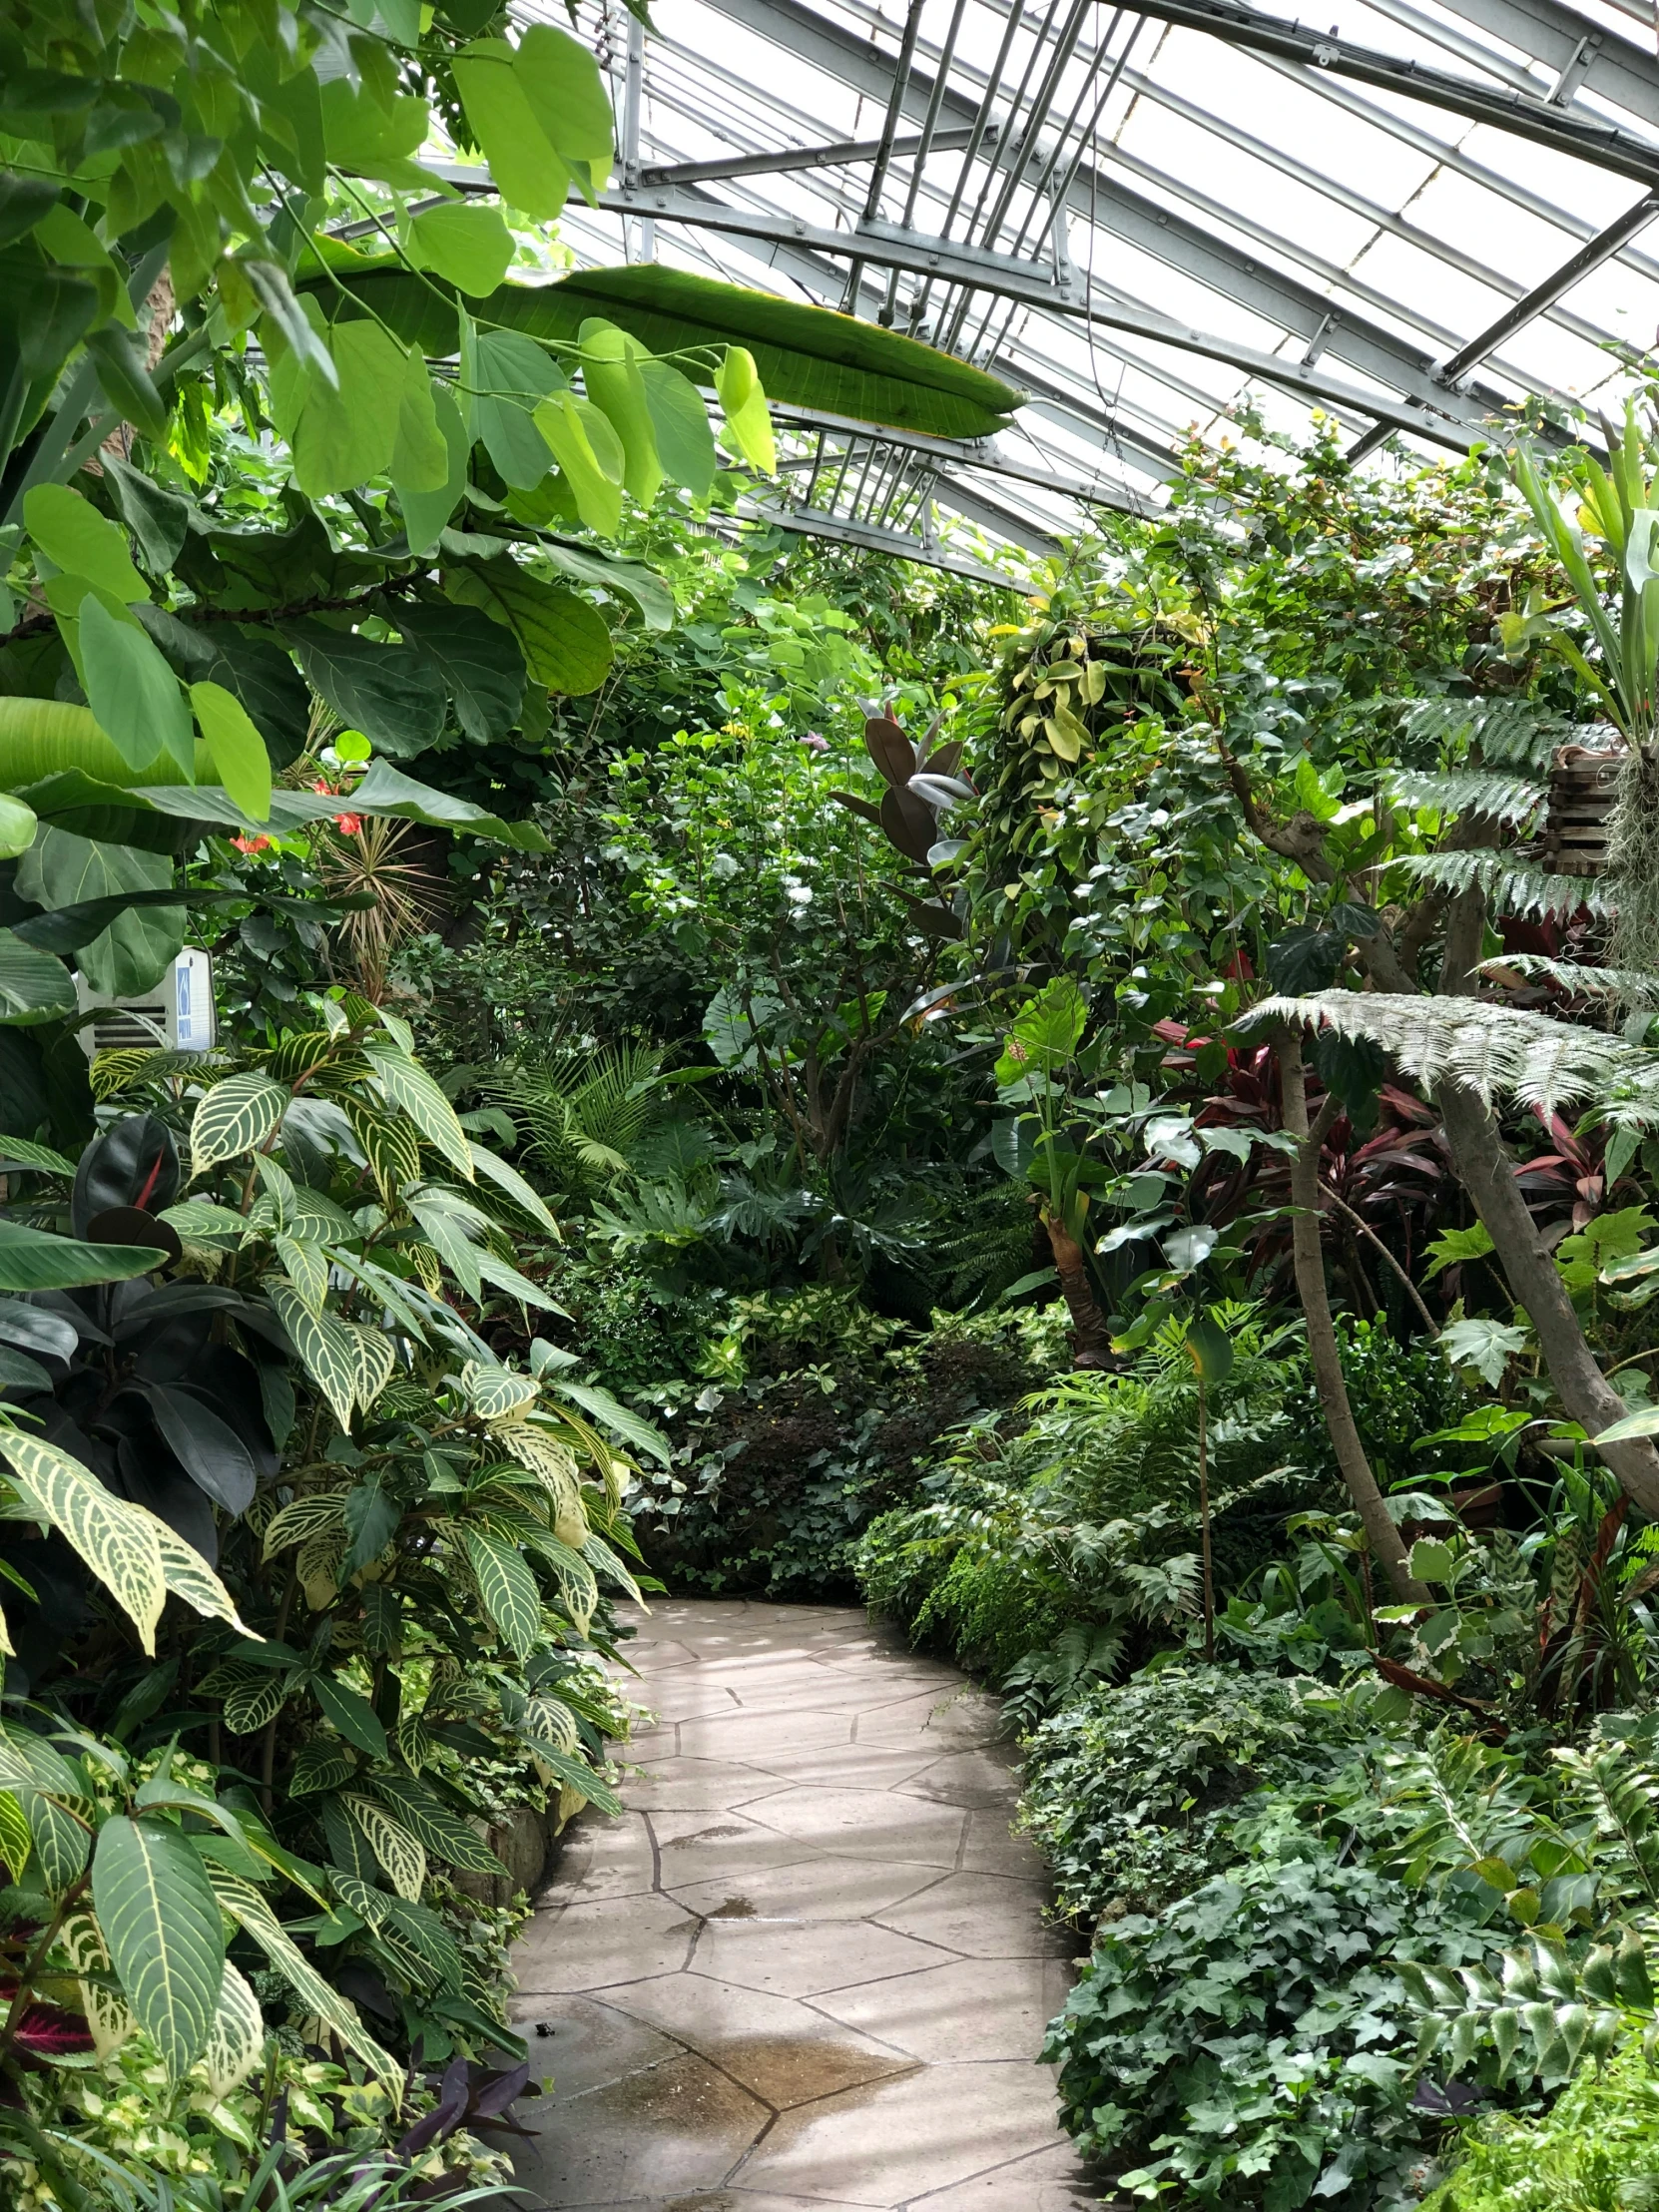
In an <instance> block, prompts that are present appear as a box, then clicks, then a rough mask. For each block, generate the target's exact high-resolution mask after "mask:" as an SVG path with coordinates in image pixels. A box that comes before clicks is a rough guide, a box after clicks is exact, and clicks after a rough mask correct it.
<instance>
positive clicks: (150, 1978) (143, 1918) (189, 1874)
mask: <svg viewBox="0 0 1659 2212" xmlns="http://www.w3.org/2000/svg"><path fill="white" fill-rule="evenodd" d="M92 1902H93V1906H94V1908H95V1910H96V1912H97V1914H98V1925H99V1927H100V1928H101V1929H102V1930H103V1932H104V1940H105V1942H106V1943H107V1944H108V1945H109V1951H110V1957H111V1959H112V1961H113V1962H114V1965H115V1970H116V1974H117V1976H118V1977H119V1979H120V1982H121V1986H122V1989H123V1991H124V1993H125V1995H126V1998H127V2002H128V2003H129V2004H130V2005H131V2006H132V2008H133V2011H134V2012H135V2013H136V2014H137V2016H138V2021H139V2025H140V2026H141V2027H142V2028H143V2029H144V2031H145V2033H146V2034H147V2035H148V2036H149V2038H150V2040H151V2041H152V2042H153V2043H154V2044H155V2046H156V2050H157V2054H158V2055H159V2056H160V2058H161V2060H162V2063H163V2064H164V2065H165V2066H166V2067H167V2070H168V2073H169V2075H170V2077H171V2078H172V2079H173V2080H175V2081H177V2080H179V2079H180V2078H181V2077H182V2076H183V2075H184V2074H186V2073H188V2072H189V2071H190V2069H191V2067H192V2066H193V2065H195V2063H196V2061H197V2059H198V2058H200V2057H201V2055H202V2052H203V2050H204V2049H205V2048H206V2047H207V2041H208V2035H209V2031H210V2030H211V2028H212V2026H213V2022H214V2016H215V2013H216V2011H217V2009H218V2005H219V1991H220V1984H221V1982H222V1979H223V1976H224V1968H225V1944H224V1939H223V1936H222V1935H221V1929H220V1918H219V1903H218V1900H217V1899H216V1898H215V1896H214V1892H213V1888H212V1886H211V1884H210V1883H209V1880H208V1874H207V1870H206V1868H205V1867H204V1866H203V1864H202V1861H201V1859H200V1858H199V1857H198V1856H197V1853H196V1852H195V1850H194V1849H193V1848H192V1845H191V1843H190V1840H189V1838H188V1837H187V1836H186V1835H185V1833H184V1831H183V1830H182V1829H179V1828H175V1827H174V1825H173V1823H172V1822H171V1821H135V1820H132V1819H130V1818H129V1817H128V1816H127V1815H126V1814H125V1813H118V1814H117V1815H116V1816H115V1817H114V1819H113V1820H109V1821H106V1822H105V1824H104V1826H103V1827H102V1828H101V1829H100V1830H99V1833H98V1851H97V1855H96V1857H95V1858H94V1860H93V1864H92Z"/></svg>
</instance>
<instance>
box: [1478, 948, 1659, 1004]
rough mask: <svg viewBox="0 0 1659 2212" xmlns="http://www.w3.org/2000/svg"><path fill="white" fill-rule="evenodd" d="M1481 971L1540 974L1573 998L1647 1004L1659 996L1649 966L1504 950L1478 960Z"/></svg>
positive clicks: (1657, 983) (1658, 986)
mask: <svg viewBox="0 0 1659 2212" xmlns="http://www.w3.org/2000/svg"><path fill="white" fill-rule="evenodd" d="M1480 966H1481V969H1482V971H1483V972H1491V973H1495V972H1497V971H1498V970H1500V969H1506V970H1508V971H1509V972H1510V973H1511V974H1515V975H1542V976H1546V977H1547V978H1548V979H1549V981H1550V982H1552V983H1558V984H1559V985H1560V986H1561V988H1562V989H1563V990H1564V991H1571V992H1572V994H1573V996H1574V997H1575V998H1607V999H1612V1000H1614V1001H1615V1002H1616V1003H1617V1004H1619V1005H1622V1006H1646V1005H1652V1004H1653V1003H1654V1001H1655V1000H1659V973H1656V972H1654V971H1653V970H1651V969H1648V968H1627V967H1580V966H1579V965H1578V963H1577V962H1576V961H1574V960H1552V959H1550V958H1548V957H1547V955H1546V954H1544V953H1542V952H1503V953H1499V954H1497V955H1495V956H1494V957H1493V958H1492V959H1490V960H1482V961H1481V963H1480Z"/></svg>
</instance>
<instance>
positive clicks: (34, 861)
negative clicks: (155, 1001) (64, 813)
mask: <svg viewBox="0 0 1659 2212" xmlns="http://www.w3.org/2000/svg"><path fill="white" fill-rule="evenodd" d="M169 681H171V679H169ZM175 688H177V687H175ZM172 881H173V863H172V861H171V860H169V859H167V858H165V857H164V856H163V855H162V854H160V853H157V852H143V851H140V850H138V849H137V848H136V847H134V846H132V845H124V844H113V843H105V842H103V841H102V840H101V839H99V838H97V837H80V836H76V835H75V834H74V833H73V832H72V831H71V830H60V829H57V828H55V827H51V826H48V827H47V828H46V829H44V830H42V831H41V832H40V835H39V837H38V838H37V839H36V841H35V843H34V845H33V847H32V848H31V849H30V850H29V851H28V852H26V853H25V854H24V855H23V858H22V859H21V860H20V861H19V862H18V866H17V890H18V895H19V896H20V897H22V898H27V899H31V900H32V901H33V902H34V903H35V904H36V905H37V906H46V907H51V908H57V907H59V906H77V905H80V904H82V903H83V902H84V901H85V900H87V899H93V898H113V897H115V896H116V895H117V894H118V893H119V892H121V891H151V890H166V889H168V888H169V887H170V886H171V884H172ZM184 941H185V909H184V907H183V906H182V905H181V906H136V907H133V908H131V909H130V910H129V911H128V912H126V913H125V914H123V915H122V916H121V918H120V919H119V920H117V921H113V922H111V924H110V926H109V927H108V928H107V929H106V930H105V931H104V932H103V934H102V935H101V936H98V937H95V938H94V939H93V941H92V942H91V943H90V944H89V945H86V946H84V947H83V948H82V951H81V954H80V959H79V965H80V969H81V972H82V974H83V975H85V977H86V978H87V981H88V982H89V983H91V985H92V986H93V988H94V989H95V990H99V991H105V992H107V993H108V994H109V995H110V996H111V997H112V998H125V997H128V996H129V995H131V994H133V993H135V992H138V991H147V990H149V989H151V988H152V987H153V986H154V985H155V984H156V983H157V982H159V981H160V980H161V977H162V976H163V975H164V974H165V973H166V971H167V967H168V963H169V962H170V961H172V960H173V959H175V958H176V957H177V956H178V952H179V948H180V946H181V945H182V944H183V943H184Z"/></svg>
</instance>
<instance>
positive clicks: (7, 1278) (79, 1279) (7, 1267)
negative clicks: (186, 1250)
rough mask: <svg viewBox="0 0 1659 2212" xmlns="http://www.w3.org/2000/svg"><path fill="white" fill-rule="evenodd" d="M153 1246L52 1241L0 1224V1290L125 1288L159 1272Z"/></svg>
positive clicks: (159, 1257) (46, 1234)
mask: <svg viewBox="0 0 1659 2212" xmlns="http://www.w3.org/2000/svg"><path fill="white" fill-rule="evenodd" d="M166 1258H167V1254H166V1253H165V1252H164V1251H162V1250H161V1249H160V1247H159V1246H156V1245H113V1244H88V1243H83V1242H82V1241H81V1239H79V1238H78V1237H54V1236H53V1235H52V1234H51V1232H50V1231H49V1230H45V1229H30V1228H29V1227H27V1225H26V1224H24V1223H23V1222H19V1221H0V1291H13V1292H15V1291H75V1290H82V1289H84V1288H85V1287H86V1286H87V1285H88V1284H91V1283H125V1282H127V1281H128V1280H129V1278H130V1277H132V1276H135V1275H148V1274H149V1273H150V1271H151V1269H152V1268H159V1267H160V1266H161V1265H162V1263H163V1262H164V1261H165V1260H166Z"/></svg>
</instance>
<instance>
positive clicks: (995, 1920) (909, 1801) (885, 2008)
mask: <svg viewBox="0 0 1659 2212" xmlns="http://www.w3.org/2000/svg"><path fill="white" fill-rule="evenodd" d="M640 1631H641V1632H640V1638H639V1641H638V1643H637V1644H635V1645H633V1646H631V1647H630V1648H631V1655H632V1656H633V1658H634V1660H635V1663H636V1664H637V1665H638V1667H639V1668H640V1671H641V1673H642V1675H643V1676H644V1683H643V1686H638V1687H637V1688H636V1692H635V1694H636V1695H637V1696H638V1697H639V1698H640V1699H641V1701H642V1702H643V1703H646V1704H649V1705H650V1706H651V1707H652V1708H653V1709H654V1711H655V1712H656V1714H657V1716H658V1722H659V1725H658V1726H657V1727H656V1728H655V1729H653V1730H652V1731H651V1732H650V1733H648V1734H646V1735H644V1736H642V1737H638V1738H636V1739H635V1744H634V1749H633V1756H634V1758H635V1759H636V1760H638V1761H639V1762H640V1763H641V1765H642V1767H643V1772H642V1773H641V1774H640V1775H639V1776H638V1778H637V1779H635V1780H633V1781H632V1782H630V1784H629V1785H628V1787H627V1788H626V1789H625V1791H624V1793H623V1794H624V1797H625V1799H626V1801H627V1807H628V1810H627V1812H626V1813H625V1815H624V1816H623V1818H622V1819H621V1820H620V1821H614V1822H607V1821H604V1820H600V1819H597V1818H595V1817H593V1816H592V1815H587V1816H584V1818H583V1820H582V1821H581V1822H580V1823H579V1824H578V1827H577V1831H576V1833H575V1836H574V1838H573V1840H572V1842H571V1844H570V1846H569V1847H568V1849H567V1850H566V1853H565V1855H564V1858H563V1860H562V1862H561V1864H560V1867H559V1870H558V1877H557V1880H556V1881H555V1883H554V1885H553V1886H552V1888H550V1889H549V1890H548V1891H547V1893H546V1894H545V1896H544V1897H543V1898H542V1900H541V1901H540V1904H539V1907H538V1910H537V1913H536V1916H535V1919H534V1921H533V1922H532V1923H531V1925H530V1927H529V1929H528V1930H527V1931H526V1933H525V1936H524V1937H523V1940H522V1941H521V1943H520V1945H519V1949H518V1952H517V1956H516V1961H515V1962H516V1965H517V1969H518V1978H519V1994H518V1997H517V1998H516V1999H515V2001H514V2004H513V2008H512V2010H513V2018H514V2020H515V2022H516V2024H517V2025H518V2027H519V2029H520V2032H521V2033H523V2034H525V2035H527V2036H528V2037H529V2040H530V2050H531V2055H532V2058H533V2059H534V2060H535V2061H536V2062H537V2063H538V2064H540V2063H543V2062H545V2064H546V2066H547V2068H548V2070H549V2071H550V2073H551V2074H552V2076H553V2094H552V2095H551V2096H549V2097H547V2098H545V2099H542V2100H540V2101H539V2102H538V2103H536V2104H533V2105H528V2106H526V2105H522V2104H521V2105H520V2106H519V2107H517V2109H518V2111H519V2112H520V2113H522V2114H524V2115H525V2116H526V2118H527V2121H528V2124H529V2125H531V2126H533V2127H536V2128H539V2129H540V2130H541V2133H540V2135H539V2137H538V2139H537V2141H536V2143H535V2144H534V2145H533V2146H532V2145H523V2146H520V2151H519V2158H518V2171H519V2175H520V2178H521V2180H522V2181H523V2182H524V2183H525V2184H526V2185H527V2186H528V2187H529V2188H530V2189H532V2190H533V2191H534V2192H535V2195H536V2197H537V2198H538V2200H539V2201H540V2202H542V2203H545V2204H547V2205H550V2206H557V2207H560V2208H561V2212H562V2208H564V2207H576V2206H581V2207H584V2208H588V2207H591V2208H596V2212H597V2208H600V2207H603V2208H604V2212H852V2208H857V2212H867V2208H871V2207H874V2208H878V2212H899V2208H902V2212H1074V2208H1080V2207H1084V2206H1089V2205H1097V2204H1098V2202H1099V2195H1098V2191H1091V2190H1090V2188H1089V2186H1088V2184H1087V2182H1086V2181H1085V2180H1084V2179H1083V2177H1082V2175H1081V2172H1080V2170H1079V2169H1078V2166H1077V2164H1076V2161H1075V2159H1074V2158H1073V2156H1072V2154H1071V2151H1070V2149H1069V2146H1068V2145H1067V2144H1066V2141H1065V2139H1064V2137H1063V2136H1062V2135H1061V2134H1060V2132H1059V2130H1058V2128H1057V2127H1056V2125H1055V2120H1054V2104H1053V2093H1052V2085H1051V2081H1050V2078H1049V2075H1048V2073H1047V2072H1046V2071H1045V2070H1044V2069H1042V2068H1041V2067H1039V2066H1037V2065H1035V2064H1034V2063H1033V2058H1034V2056H1035V2053H1036V2051H1037V2049H1038V2046H1039V2044H1040V2041H1041V2037H1042V2030H1043V2024H1044V2022H1045V2021H1046V2020H1047V2019H1048V2018H1049V2017H1050V2015H1051V2014H1053V2013H1054V2012H1056V2011H1058V2010H1059V2008H1060V2005H1061V2003H1062V2002H1063V2001H1064V1997H1065V1990H1066V1981H1067V1966H1066V1952H1067V1950H1068V1949H1069V1948H1070V1947H1071V1946H1070V1945H1069V1943H1068V1942H1067V1941H1066V1940H1065V1939H1064V1938H1061V1937H1058V1936H1056V1935H1055V1934H1054V1932H1052V1931H1050V1930H1048V1929H1046V1928H1045V1927H1044V1926H1043V1924H1042V1921H1041V1919H1040V1917H1039V1916H1040V1911H1041V1906H1042V1897H1043V1889H1042V1877H1041V1871H1040V1868H1039V1866H1038V1863H1037V1861H1036V1858H1035V1856H1034V1854H1032V1853H1031V1851H1030V1850H1029V1848H1028V1847H1027V1846H1026V1845H1025V1844H1023V1843H1022V1842H1019V1841H1017V1840H1016V1839H1015V1838H1013V1837H1011V1836H1010V1835H1009V1833H1008V1815H1009V1810H1010V1806H1011V1802H1012V1798H1013V1786H1012V1783H1011V1780H1010V1776H1009V1771H1008V1753H1007V1750H1006V1747H1005V1746H1003V1745H1002V1744H1000V1743H999V1742H998V1741H997V1739H996V1709H995V1706H994V1704H993V1703H992V1701H991V1700H990V1699H988V1698H985V1697H982V1696H980V1695H979V1694H978V1693H976V1692H974V1691H972V1690H971V1689H968V1688H967V1687H966V1686H965V1685H964V1684H963V1682H962V1680H961V1677H960V1676H959V1675H957V1674H955V1673H954V1672H953V1671H952V1670H951V1669H950V1668H948V1667H945V1666H942V1665H939V1664H938V1663H936V1662H934V1661H931V1660H928V1659H924V1658H918V1657H917V1656H916V1655H915V1654H914V1653H913V1652H910V1651H908V1650H906V1649H905V1648H904V1646H903V1644H902V1642H901V1641H900V1640H899V1639H898V1638H897V1637H895V1636H894V1635H892V1634H891V1633H890V1632H888V1631H886V1630H884V1629H882V1628H881V1627H879V1626H877V1627H871V1626H870V1624H869V1623H868V1622H866V1621H865V1619H864V1617H863V1615H862V1614H861V1613H856V1612H852V1611H847V1610H843V1609H838V1608H832V1607H827V1606H782V1605H771V1604H766V1603H762V1602H748V1603H746V1602H744V1601H742V1600H717V1599H682V1600H675V1599H664V1600H662V1601H660V1602H659V1604H658V1605H657V1607H656V1609H655V1610H654V1611H653V1613H652V1614H651V1616H650V1617H649V1618H648V1619H644V1620H642V1622H641V1624H640ZM544 2036H545V2039H543V2037H544Z"/></svg>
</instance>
